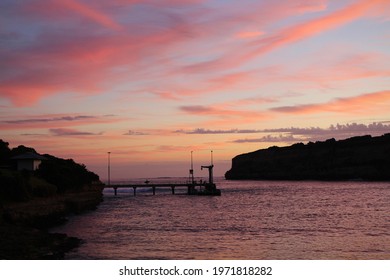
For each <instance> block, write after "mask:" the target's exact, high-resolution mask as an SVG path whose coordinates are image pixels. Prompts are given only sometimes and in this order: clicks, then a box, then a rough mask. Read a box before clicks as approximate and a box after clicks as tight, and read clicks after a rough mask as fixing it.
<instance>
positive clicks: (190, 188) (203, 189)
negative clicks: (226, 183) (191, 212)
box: [105, 182, 221, 196]
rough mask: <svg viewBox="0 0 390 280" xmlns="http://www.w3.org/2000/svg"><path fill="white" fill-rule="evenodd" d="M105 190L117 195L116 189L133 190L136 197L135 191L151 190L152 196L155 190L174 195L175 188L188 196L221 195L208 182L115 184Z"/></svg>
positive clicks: (212, 184)
mask: <svg viewBox="0 0 390 280" xmlns="http://www.w3.org/2000/svg"><path fill="white" fill-rule="evenodd" d="M105 188H112V189H113V190H114V194H115V195H117V192H118V189H133V194H134V196H136V194H137V189H151V190H152V193H153V195H155V194H156V189H171V192H172V194H175V193H176V189H177V188H184V189H187V194H188V195H221V190H219V189H217V187H216V185H215V184H214V183H211V184H210V183H209V182H194V183H192V182H190V183H146V182H145V183H144V184H117V185H109V186H108V185H107V186H105Z"/></svg>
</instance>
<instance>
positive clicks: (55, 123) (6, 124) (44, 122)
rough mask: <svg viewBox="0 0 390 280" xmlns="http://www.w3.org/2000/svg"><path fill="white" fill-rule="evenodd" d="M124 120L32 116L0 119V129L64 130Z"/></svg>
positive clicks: (85, 116)
mask: <svg viewBox="0 0 390 280" xmlns="http://www.w3.org/2000/svg"><path fill="white" fill-rule="evenodd" d="M123 120H124V119H122V118H119V117H115V116H92V115H66V114H49V115H34V116H28V115H25V116H13V117H12V116H7V117H6V118H4V117H3V118H0V129H2V130H21V129H32V128H52V127H57V128H64V127H73V126H81V125H92V124H109V123H117V122H121V121H123Z"/></svg>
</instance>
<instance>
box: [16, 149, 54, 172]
mask: <svg viewBox="0 0 390 280" xmlns="http://www.w3.org/2000/svg"><path fill="white" fill-rule="evenodd" d="M12 159H13V160H16V165H17V170H18V171H21V170H29V171H34V170H37V169H38V168H39V165H41V162H42V160H46V159H47V158H45V157H44V156H41V155H38V154H36V153H33V152H29V153H25V154H21V155H18V156H15V157H13V158H12Z"/></svg>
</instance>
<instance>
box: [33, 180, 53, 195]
mask: <svg viewBox="0 0 390 280" xmlns="http://www.w3.org/2000/svg"><path fill="white" fill-rule="evenodd" d="M29 184H30V186H31V190H32V194H33V195H34V196H38V197H49V196H53V195H55V194H56V193H57V187H56V186H55V185H53V184H50V183H48V182H46V181H45V180H43V179H41V178H37V177H31V178H30V180H29Z"/></svg>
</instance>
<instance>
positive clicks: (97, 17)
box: [57, 0, 122, 30]
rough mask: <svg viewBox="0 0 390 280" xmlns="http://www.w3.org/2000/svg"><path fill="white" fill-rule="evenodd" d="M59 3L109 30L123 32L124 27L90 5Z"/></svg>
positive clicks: (72, 1) (72, 0) (61, 0)
mask: <svg viewBox="0 0 390 280" xmlns="http://www.w3.org/2000/svg"><path fill="white" fill-rule="evenodd" d="M57 2H58V3H59V4H60V5H62V6H64V7H66V8H68V9H70V10H72V11H74V12H76V13H79V14H81V15H83V16H85V17H87V18H88V19H91V20H92V21H95V22H97V23H99V24H101V25H103V26H105V27H107V28H111V29H114V30H122V26H120V25H119V24H118V23H116V22H115V21H114V20H112V19H111V18H110V17H109V16H107V15H106V14H104V13H102V12H99V11H97V10H95V9H93V8H91V7H90V6H88V5H85V4H82V3H81V2H78V1H76V0H57Z"/></svg>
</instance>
